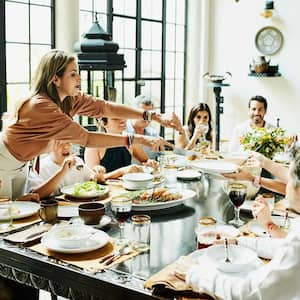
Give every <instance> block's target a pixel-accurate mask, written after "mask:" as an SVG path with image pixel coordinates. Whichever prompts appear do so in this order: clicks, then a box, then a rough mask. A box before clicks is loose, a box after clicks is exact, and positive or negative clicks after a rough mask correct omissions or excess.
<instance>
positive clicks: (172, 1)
mask: <svg viewBox="0 0 300 300" xmlns="http://www.w3.org/2000/svg"><path fill="white" fill-rule="evenodd" d="M166 1H167V22H168V23H175V18H176V0H166Z"/></svg>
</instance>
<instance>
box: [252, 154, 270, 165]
mask: <svg viewBox="0 0 300 300" xmlns="http://www.w3.org/2000/svg"><path fill="white" fill-rule="evenodd" d="M248 161H249V163H251V162H258V163H259V165H260V167H262V168H264V167H265V166H266V164H267V162H268V161H269V159H268V158H267V157H265V156H264V155H262V154H261V153H258V152H255V151H251V152H250V158H249V160H248Z"/></svg>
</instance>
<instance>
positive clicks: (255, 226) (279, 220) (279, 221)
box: [248, 216, 294, 237]
mask: <svg viewBox="0 0 300 300" xmlns="http://www.w3.org/2000/svg"><path fill="white" fill-rule="evenodd" d="M272 220H273V222H274V224H276V225H278V226H283V224H284V216H272ZM287 222H289V224H288V226H289V228H290V226H291V223H293V222H294V219H290V218H288V220H287ZM248 229H249V230H250V231H251V232H253V233H254V234H255V235H257V236H262V237H266V236H269V234H268V233H267V231H266V230H265V229H264V228H263V227H262V226H261V225H260V224H259V223H258V222H257V221H256V220H252V221H251V222H249V224H248ZM286 230H287V231H289V229H286Z"/></svg>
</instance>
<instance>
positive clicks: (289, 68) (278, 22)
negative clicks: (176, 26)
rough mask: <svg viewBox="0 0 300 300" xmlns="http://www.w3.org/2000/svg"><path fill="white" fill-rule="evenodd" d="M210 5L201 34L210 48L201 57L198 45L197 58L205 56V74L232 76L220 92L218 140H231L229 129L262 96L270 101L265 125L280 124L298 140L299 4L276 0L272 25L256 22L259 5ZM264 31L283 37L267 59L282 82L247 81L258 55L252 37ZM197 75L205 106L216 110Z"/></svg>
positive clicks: (220, 0)
mask: <svg viewBox="0 0 300 300" xmlns="http://www.w3.org/2000/svg"><path fill="white" fill-rule="evenodd" d="M200 1H201V2H207V0H200ZM190 2H192V1H190ZM209 2H210V3H209V5H210V9H209V11H210V14H209V16H207V19H208V22H209V24H207V25H206V27H205V30H204V31H205V32H207V31H208V34H209V37H208V38H207V41H208V43H209V45H208V46H209V47H208V51H205V45H202V48H201V49H199V56H200V57H202V56H203V53H206V55H205V60H206V62H207V64H208V67H207V68H208V69H207V71H209V72H211V73H216V74H223V73H224V72H225V71H230V72H231V73H232V75H233V78H232V79H231V81H230V83H231V86H230V87H226V88H224V89H223V92H222V95H223V96H224V99H225V103H224V114H223V115H222V116H221V138H225V139H226V138H230V135H231V131H232V128H233V127H234V126H235V125H237V124H238V123H240V122H242V121H244V120H245V119H247V118H248V109H247V103H248V100H249V98H250V97H251V96H254V95H262V96H264V97H266V98H267V99H268V103H269V109H268V114H267V116H266V119H267V120H268V121H269V122H271V123H273V124H275V125H276V119H277V118H280V125H281V126H282V127H284V128H286V129H288V131H289V132H291V133H298V134H300V126H299V125H298V122H297V119H298V112H299V111H300V101H299V100H298V97H299V95H300V80H299V79H298V77H299V75H300V73H299V72H300V61H299V58H300V39H299V37H300V34H299V33H298V32H299V31H298V29H297V28H298V27H299V24H300V22H299V20H300V15H299V12H300V1H295V0H277V1H276V0H275V1H274V2H275V9H276V14H277V16H276V17H273V18H271V19H265V18H263V17H261V16H260V12H261V11H262V9H263V7H264V1H263V0H240V1H239V2H235V0H209ZM190 4H192V3H190ZM200 14H201V11H199V12H198V15H199V16H200ZM199 22H200V21H199ZM264 26H275V27H276V28H278V29H279V30H280V31H281V32H282V34H283V36H284V44H283V47H282V49H281V50H280V52H278V53H276V54H275V55H273V56H272V57H271V64H272V65H273V64H279V70H280V72H281V73H282V77H275V78H257V77H249V76H248V72H249V64H250V63H251V61H252V58H253V57H256V56H257V55H260V53H259V52H258V50H257V49H256V47H255V42H254V40H255V35H256V33H257V31H258V30H259V29H260V28H262V27H264ZM201 75H202V71H201V70H200V69H199V73H198V78H199V83H200V85H202V87H203V89H206V90H207V91H208V99H207V101H208V103H209V104H210V107H211V108H212V109H213V110H214V106H215V101H214V97H213V93H212V90H211V89H208V88H207V87H206V86H205V82H204V81H203V80H200V76H201ZM194 76H195V75H194ZM199 96H200V94H199ZM213 114H214V113H213Z"/></svg>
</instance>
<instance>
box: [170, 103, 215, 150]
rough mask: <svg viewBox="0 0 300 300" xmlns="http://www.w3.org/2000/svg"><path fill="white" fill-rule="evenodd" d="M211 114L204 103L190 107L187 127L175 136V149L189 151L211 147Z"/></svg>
mask: <svg viewBox="0 0 300 300" xmlns="http://www.w3.org/2000/svg"><path fill="white" fill-rule="evenodd" d="M212 140H213V136H212V127H211V112H210V109H209V106H208V105H207V104H206V103H202V102H200V103H198V104H197V105H195V106H194V107H192V109H191V111H190V114H189V118H188V124H187V126H183V127H182V128H181V129H180V130H179V131H178V134H177V136H176V140H175V144H176V146H177V147H180V148H183V149H187V150H191V149H194V148H197V147H202V146H205V145H206V147H207V145H208V147H209V148H211V147H212Z"/></svg>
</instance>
